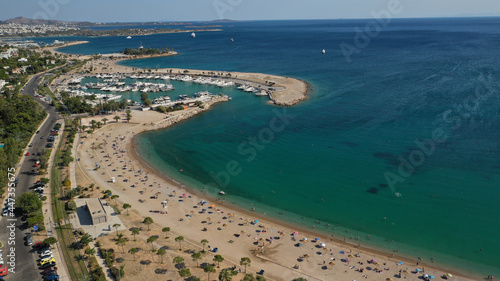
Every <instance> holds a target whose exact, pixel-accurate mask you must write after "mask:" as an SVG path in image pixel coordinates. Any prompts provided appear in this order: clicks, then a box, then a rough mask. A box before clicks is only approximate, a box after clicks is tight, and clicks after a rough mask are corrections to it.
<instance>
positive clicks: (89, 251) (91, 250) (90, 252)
mask: <svg viewBox="0 0 500 281" xmlns="http://www.w3.org/2000/svg"><path fill="white" fill-rule="evenodd" d="M85 254H86V255H88V256H93V255H95V248H90V247H89V248H87V249H85Z"/></svg>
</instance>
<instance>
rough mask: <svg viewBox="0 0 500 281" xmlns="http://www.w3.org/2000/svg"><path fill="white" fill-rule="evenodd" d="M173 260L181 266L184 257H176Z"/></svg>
mask: <svg viewBox="0 0 500 281" xmlns="http://www.w3.org/2000/svg"><path fill="white" fill-rule="evenodd" d="M172 262H173V263H175V264H176V265H177V266H181V265H182V264H183V263H184V258H183V257H175V258H174V260H173V261H172Z"/></svg>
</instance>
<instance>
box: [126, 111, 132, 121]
mask: <svg viewBox="0 0 500 281" xmlns="http://www.w3.org/2000/svg"><path fill="white" fill-rule="evenodd" d="M125 113H126V114H127V117H126V119H127V122H130V119H132V112H131V111H130V110H129V109H127V111H125Z"/></svg>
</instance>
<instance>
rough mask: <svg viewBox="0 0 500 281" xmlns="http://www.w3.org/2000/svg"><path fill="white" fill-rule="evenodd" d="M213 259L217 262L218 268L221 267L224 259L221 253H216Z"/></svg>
mask: <svg viewBox="0 0 500 281" xmlns="http://www.w3.org/2000/svg"><path fill="white" fill-rule="evenodd" d="M213 261H214V262H217V268H219V267H220V263H221V262H223V261H224V258H223V257H222V256H221V255H215V256H214V259H213Z"/></svg>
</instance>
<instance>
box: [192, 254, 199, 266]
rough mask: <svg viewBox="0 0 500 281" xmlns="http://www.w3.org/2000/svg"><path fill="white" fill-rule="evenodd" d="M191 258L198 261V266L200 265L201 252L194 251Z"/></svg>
mask: <svg viewBox="0 0 500 281" xmlns="http://www.w3.org/2000/svg"><path fill="white" fill-rule="evenodd" d="M191 258H192V259H193V261H195V262H196V267H198V266H199V265H198V260H200V259H201V252H194V253H192V254H191Z"/></svg>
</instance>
